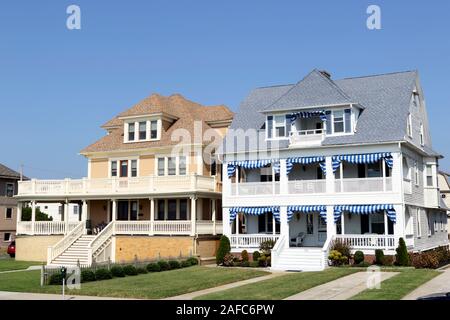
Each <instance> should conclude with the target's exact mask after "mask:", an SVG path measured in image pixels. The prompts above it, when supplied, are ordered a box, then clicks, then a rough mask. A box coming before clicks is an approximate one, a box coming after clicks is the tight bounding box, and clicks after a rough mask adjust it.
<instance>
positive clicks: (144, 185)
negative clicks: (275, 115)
mask: <svg viewBox="0 0 450 320" xmlns="http://www.w3.org/2000/svg"><path fill="white" fill-rule="evenodd" d="M215 188H216V179H215V177H207V176H200V175H195V174H194V175H185V176H146V177H130V178H105V179H77V180H72V179H65V180H31V181H19V188H18V195H19V196H26V195H82V194H109V193H114V194H117V193H119V194H130V193H131V194H132V193H152V192H171V191H189V190H206V191H214V190H215Z"/></svg>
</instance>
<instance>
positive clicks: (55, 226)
mask: <svg viewBox="0 0 450 320" xmlns="http://www.w3.org/2000/svg"><path fill="white" fill-rule="evenodd" d="M79 223H80V222H79V221H70V222H69V223H68V224H67V230H66V223H65V222H64V221H35V222H34V230H33V222H32V221H18V222H17V231H16V232H17V234H29V235H53V234H55V235H57V234H66V233H68V232H70V231H72V230H73V229H74V228H75V227H76V226H77V225H78V224H79Z"/></svg>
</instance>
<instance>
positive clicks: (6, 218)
mask: <svg viewBox="0 0 450 320" xmlns="http://www.w3.org/2000/svg"><path fill="white" fill-rule="evenodd" d="M8 209H11V218H8ZM13 217H14V209H13V208H11V207H6V208H5V220H12V219H13Z"/></svg>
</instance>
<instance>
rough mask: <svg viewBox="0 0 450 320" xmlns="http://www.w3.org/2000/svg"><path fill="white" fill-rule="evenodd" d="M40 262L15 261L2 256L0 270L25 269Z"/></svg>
mask: <svg viewBox="0 0 450 320" xmlns="http://www.w3.org/2000/svg"><path fill="white" fill-rule="evenodd" d="M40 264H41V263H40V262H30V261H16V260H15V259H12V258H2V259H0V272H2V271H9V270H21V269H27V268H28V267H29V266H36V265H40Z"/></svg>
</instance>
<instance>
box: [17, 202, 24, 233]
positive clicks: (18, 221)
mask: <svg viewBox="0 0 450 320" xmlns="http://www.w3.org/2000/svg"><path fill="white" fill-rule="evenodd" d="M22 206H23V203H22V202H20V201H19V202H17V211H16V216H17V218H16V233H18V232H17V231H19V230H20V228H19V224H20V222H21V221H22Z"/></svg>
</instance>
